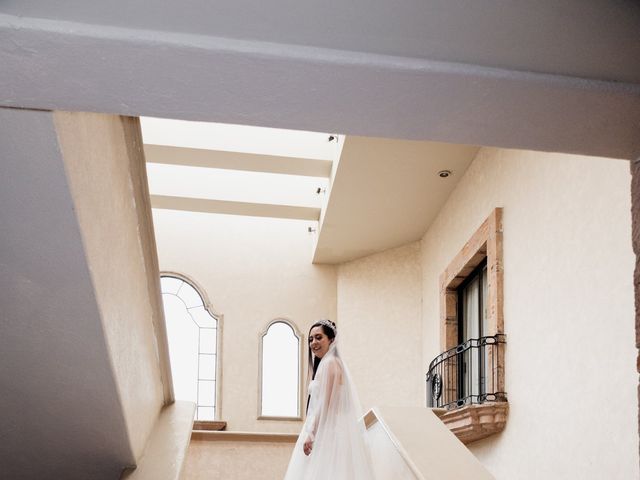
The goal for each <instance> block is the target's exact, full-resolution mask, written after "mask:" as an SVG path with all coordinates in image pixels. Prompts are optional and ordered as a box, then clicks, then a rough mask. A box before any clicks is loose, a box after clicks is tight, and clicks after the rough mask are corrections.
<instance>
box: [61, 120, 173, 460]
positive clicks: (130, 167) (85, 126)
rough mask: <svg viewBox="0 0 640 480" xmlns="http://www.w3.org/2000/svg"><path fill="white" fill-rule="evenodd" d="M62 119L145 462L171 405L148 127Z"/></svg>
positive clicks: (126, 402) (111, 344) (105, 314)
mask: <svg viewBox="0 0 640 480" xmlns="http://www.w3.org/2000/svg"><path fill="white" fill-rule="evenodd" d="M54 118H55V124H56V131H57V134H58V138H59V141H60V145H61V149H62V151H63V154H64V161H65V170H66V173H67V178H68V181H69V185H70V189H71V192H72V195H73V200H74V203H75V206H76V212H77V215H78V221H79V225H80V228H81V232H82V240H83V243H84V247H85V250H86V255H87V264H88V265H89V268H90V271H91V280H92V282H93V288H94V289H95V293H96V298H97V301H98V306H99V309H100V315H101V320H102V325H103V328H104V332H105V336H106V340H107V346H108V349H109V354H110V357H111V363H112V367H113V370H114V374H115V378H116V381H117V386H118V393H119V396H120V400H121V402H122V409H123V412H124V415H125V420H126V423H127V430H128V433H129V437H130V441H131V446H132V449H133V452H134V454H135V457H136V459H138V458H140V456H141V455H142V451H143V449H144V446H145V444H146V442H147V439H148V437H149V434H150V433H151V430H152V428H153V425H154V423H155V421H156V418H157V416H158V414H159V412H160V409H161V407H162V405H163V403H164V399H163V385H162V380H161V370H160V365H159V362H158V354H157V352H158V346H157V344H156V337H155V335H154V333H155V331H154V319H155V320H156V321H157V315H158V314H159V310H157V309H158V308H159V298H157V299H156V298H153V297H150V291H153V288H150V286H149V283H150V282H156V281H157V278H156V275H157V274H156V273H155V272H154V271H151V270H150V269H149V258H148V256H149V255H153V251H152V250H151V249H150V248H149V246H148V245H149V243H148V240H147V238H146V237H145V235H146V234H147V232H148V229H149V228H150V221H151V218H150V215H149V213H150V211H149V210H145V211H143V212H141V210H144V208H145V204H144V202H142V203H141V202H140V201H139V200H138V198H139V197H140V196H141V195H142V194H141V193H140V191H139V189H140V188H143V186H144V182H145V179H144V178H142V179H140V175H141V172H143V171H144V169H143V168H142V169H141V166H142V165H144V164H143V162H144V158H143V156H142V150H141V147H142V142H141V137H140V129H139V126H138V123H137V119H133V118H125V117H118V116H112V115H102V114H91V113H65V112H57V113H55V117H54ZM136 140H137V141H136ZM136 146H137V150H136ZM147 208H148V207H147ZM150 298H151V301H150ZM154 300H156V301H157V302H158V305H154V304H153V301H154ZM80 340H81V339H78V341H80ZM99 394H100V393H99V392H96V395H99Z"/></svg>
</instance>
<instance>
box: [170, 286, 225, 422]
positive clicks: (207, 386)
mask: <svg viewBox="0 0 640 480" xmlns="http://www.w3.org/2000/svg"><path fill="white" fill-rule="evenodd" d="M160 284H161V287H162V302H163V305H164V314H165V319H166V323H167V337H168V340H169V356H170V358H171V372H172V375H173V388H174V392H175V397H176V400H188V401H192V402H195V403H196V405H197V408H196V420H215V419H216V400H217V397H218V395H217V392H218V388H219V386H218V385H217V380H218V355H217V352H218V341H219V340H218V327H219V320H220V316H219V315H217V314H215V313H213V312H212V311H211V309H210V308H209V306H208V304H207V302H205V300H204V298H205V297H204V295H203V294H202V293H200V292H199V291H198V289H197V288H196V287H195V286H194V284H193V283H192V282H190V281H189V280H188V279H186V278H185V277H183V276H181V275H178V274H162V275H161V276H160Z"/></svg>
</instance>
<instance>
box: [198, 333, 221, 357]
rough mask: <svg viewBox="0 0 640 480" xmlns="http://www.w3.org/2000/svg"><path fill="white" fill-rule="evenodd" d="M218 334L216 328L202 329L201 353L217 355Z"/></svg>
mask: <svg viewBox="0 0 640 480" xmlns="http://www.w3.org/2000/svg"><path fill="white" fill-rule="evenodd" d="M217 334H218V331H217V330H216V329H215V328H201V329H200V353H216V341H217V338H216V337H217Z"/></svg>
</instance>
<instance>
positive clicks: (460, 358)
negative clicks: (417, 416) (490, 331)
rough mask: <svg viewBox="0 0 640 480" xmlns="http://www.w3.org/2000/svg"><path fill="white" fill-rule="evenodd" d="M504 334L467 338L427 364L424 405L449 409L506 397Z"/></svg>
mask: <svg viewBox="0 0 640 480" xmlns="http://www.w3.org/2000/svg"><path fill="white" fill-rule="evenodd" d="M505 343H506V337H505V335H503V334H498V335H494V336H492V337H480V338H473V339H470V340H467V341H466V342H464V343H461V344H460V345H458V346H456V347H454V348H451V349H449V350H447V351H446V352H444V353H441V354H440V355H438V356H437V357H436V358H434V359H433V360H432V362H431V363H430V364H429V371H428V372H427V406H428V407H438V408H446V409H448V410H451V409H454V408H459V407H463V406H465V405H471V404H482V403H485V402H499V401H505V400H506V397H507V395H506V393H505V392H504V391H502V390H503V381H502V378H501V372H500V370H501V369H502V364H503V359H504V345H505Z"/></svg>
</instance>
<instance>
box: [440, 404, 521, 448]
mask: <svg viewBox="0 0 640 480" xmlns="http://www.w3.org/2000/svg"><path fill="white" fill-rule="evenodd" d="M508 413H509V404H508V403H507V402H495V403H485V404H482V405H469V406H466V407H462V408H458V409H456V410H449V411H447V412H445V413H442V414H441V415H440V420H442V422H443V423H444V424H445V425H446V426H447V427H448V428H449V430H451V431H452V432H453V433H454V434H455V435H456V437H458V439H459V440H460V441H461V442H462V443H464V444H469V443H471V442H475V441H477V440H481V439H483V438H486V437H488V436H490V435H494V434H496V433H498V432H501V431H502V430H504V427H505V425H506V424H507V415H508Z"/></svg>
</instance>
